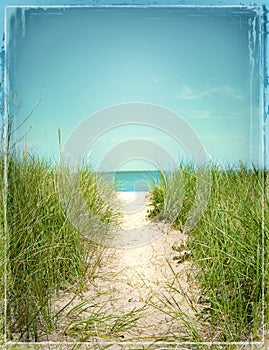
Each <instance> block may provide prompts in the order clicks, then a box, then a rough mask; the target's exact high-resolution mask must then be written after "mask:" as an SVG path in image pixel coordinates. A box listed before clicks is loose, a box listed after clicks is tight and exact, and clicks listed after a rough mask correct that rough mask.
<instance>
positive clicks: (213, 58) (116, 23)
mask: <svg viewBox="0 0 269 350" xmlns="http://www.w3.org/2000/svg"><path fill="white" fill-rule="evenodd" d="M253 23H254V21H253V13H251V12H250V11H247V10H242V11H241V12H240V11H238V10H237V11H235V10H231V9H213V8H211V9H210V8H208V9H204V10H201V9H200V10H198V9H182V8H178V9H175V8H173V9H169V8H166V9H165V8H162V9H158V8H144V9H135V8H124V9H123V8H121V9H119V8H109V9H108V8H106V9H105V8H85V7H84V8H65V9H63V8H51V9H50V8H47V9H40V8H39V9H33V8H32V9H26V10H21V9H17V11H15V10H14V9H10V10H9V12H8V33H7V34H8V35H7V38H8V52H7V53H8V56H7V57H8V65H9V66H10V69H8V71H9V78H10V94H9V95H10V114H11V116H13V117H12V118H13V126H14V130H15V132H14V134H13V140H14V141H16V142H17V145H18V146H21V147H25V145H27V148H28V149H31V150H32V151H34V152H36V153H39V154H41V155H42V156H44V157H49V158H52V159H55V160H57V159H58V158H59V141H58V130H60V134H61V149H63V148H64V145H65V143H66V142H67V141H68V140H69V139H70V137H72V134H73V132H74V130H76V129H77V127H78V126H79V125H81V123H82V124H83V121H85V120H88V119H89V120H91V119H90V118H91V115H94V114H95V113H96V112H98V111H102V110H104V109H107V108H108V107H110V106H115V105H121V104H127V103H134V102H139V103H144V104H151V105H157V106H162V107H163V108H166V109H167V110H169V111H172V112H174V113H176V114H177V115H178V116H179V117H180V118H182V120H183V121H185V122H186V123H187V124H188V125H189V126H190V128H191V129H192V130H193V133H195V134H196V135H197V137H198V138H199V140H200V143H201V145H203V147H204V148H205V150H206V152H207V153H208V155H209V158H210V159H212V160H213V161H216V162H220V163H222V162H223V163H229V164H238V162H239V160H241V161H243V162H244V163H246V164H252V163H254V164H257V163H261V158H262V154H261V122H262V115H261V112H260V111H261V106H260V100H259V97H260V96H259V83H260V82H259V80H258V78H257V77H258V68H259V67H258V65H257V62H258V60H257V57H256V54H255V52H258V48H259V47H258V38H257V37H256V35H257V27H255V26H254V25H253ZM13 114H14V115H13ZM100 118H101V119H100V124H101V129H102V125H104V127H103V131H102V132H100V129H98V130H99V131H98V133H97V134H96V135H94V136H95V137H94V138H93V137H92V135H91V140H92V139H94V142H92V143H91V144H89V147H88V148H87V152H88V153H87V156H88V158H89V160H90V161H91V162H92V163H93V164H94V165H95V164H96V165H98V164H100V162H101V161H102V159H104V158H105V156H106V154H107V153H108V152H109V151H111V150H112V149H113V148H115V147H117V145H120V144H122V147H125V145H127V146H126V147H134V145H132V143H129V146H128V143H126V142H127V141H130V140H141V142H142V141H145V140H146V141H150V142H152V143H153V144H154V145H156V147H155V148H154V147H153V151H152V152H153V153H154V152H155V153H156V154H154V155H153V158H154V159H156V164H157V163H158V152H159V149H160V148H161V149H162V150H165V151H166V152H168V153H169V155H171V157H172V158H173V159H174V160H175V162H177V161H180V160H181V159H186V158H188V159H190V158H191V155H190V154H189V152H188V150H186V147H185V146H186V145H185V144H184V142H183V143H182V141H183V140H180V139H175V138H173V137H172V136H171V133H169V132H168V131H167V130H168V129H169V130H171V128H173V125H172V123H173V121H172V119H169V116H166V115H164V116H162V115H158V116H157V115H156V119H155V120H154V116H153V117H152V118H151V121H152V123H151V126H149V125H137V124H134V123H132V121H134V120H131V119H130V116H127V115H126V122H125V125H120V126H119V125H117V123H116V118H115V117H114V116H113V113H112V114H111V115H110V116H109V114H108V117H107V118H115V125H113V120H114V119H113V120H112V125H113V127H112V128H110V129H109V130H108V129H106V128H105V125H106V121H105V120H104V121H102V118H104V117H103V115H102V113H101V114H100ZM160 118H167V128H166V127H165V123H162V122H163V120H162V121H161V120H160ZM25 119H26V121H24V120H25ZM23 121H24V122H23ZM102 123H103V124H102ZM21 124H22V125H21ZM87 125H90V127H89V133H91V131H92V132H93V133H94V132H95V125H94V118H93V123H92V129H91V124H87ZM159 125H163V126H162V128H160V127H158V126H159ZM18 126H19V127H18ZM17 127H18V128H17ZM87 131H88V130H87ZM89 139H90V137H89ZM75 141H76V142H77V143H79V142H80V139H79V137H77V139H76V140H75ZM138 142H139V141H138ZM154 149H155V151H154ZM119 150H120V148H119ZM131 154H132V156H131ZM130 157H134V155H133V150H132V152H130ZM139 157H140V158H143V152H142V153H141V152H140V153H139ZM127 158H128V155H127ZM127 158H126V159H127ZM127 160H128V161H126V162H124V164H121V165H120V166H121V168H122V169H123V170H129V169H131V170H144V169H145V167H148V166H149V164H146V163H147V161H146V160H144V161H143V159H142V161H141V159H135V157H134V159H131V158H130V159H127ZM156 164H155V166H156Z"/></svg>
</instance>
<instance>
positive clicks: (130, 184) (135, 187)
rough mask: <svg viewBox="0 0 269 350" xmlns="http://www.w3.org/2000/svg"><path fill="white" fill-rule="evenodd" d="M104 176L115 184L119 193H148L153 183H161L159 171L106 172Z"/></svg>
mask: <svg viewBox="0 0 269 350" xmlns="http://www.w3.org/2000/svg"><path fill="white" fill-rule="evenodd" d="M103 176H104V177H105V178H106V179H107V180H108V181H113V182H115V189H116V191H117V192H144V191H146V192H147V191H148V190H149V188H150V186H151V185H152V184H153V183H156V182H159V181H160V172H159V171H118V172H115V173H114V172H106V173H103Z"/></svg>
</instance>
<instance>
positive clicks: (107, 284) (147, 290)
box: [58, 192, 200, 340]
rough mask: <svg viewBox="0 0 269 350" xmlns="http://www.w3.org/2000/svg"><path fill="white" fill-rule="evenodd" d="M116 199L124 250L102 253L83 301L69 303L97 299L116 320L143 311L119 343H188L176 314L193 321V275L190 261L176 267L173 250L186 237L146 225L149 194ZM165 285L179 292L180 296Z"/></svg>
mask: <svg viewBox="0 0 269 350" xmlns="http://www.w3.org/2000/svg"><path fill="white" fill-rule="evenodd" d="M118 198H119V200H120V201H121V208H122V213H123V216H122V224H121V230H122V232H124V233H125V234H127V235H128V240H127V241H126V246H125V248H107V249H106V250H105V252H104V259H103V261H102V265H101V268H100V271H99V272H98V274H97V277H96V278H95V280H94V285H93V284H91V285H89V286H88V289H87V291H85V293H84V294H83V297H82V299H81V298H78V299H77V301H74V303H76V302H78V301H80V302H81V300H83V299H85V298H88V297H92V296H96V299H95V300H98V301H99V302H100V303H103V304H104V305H105V308H106V310H107V312H111V313H113V314H116V315H122V314H124V313H127V312H130V311H132V310H134V309H139V308H142V307H144V308H145V309H144V311H143V316H142V317H141V318H140V319H139V320H138V321H137V323H136V325H134V326H133V327H131V328H130V329H128V330H124V331H122V332H121V333H120V336H121V338H122V339H124V340H126V339H132V340H138V339H151V340H152V339H156V338H161V337H171V338H173V339H175V338H176V337H181V336H183V337H184V338H188V331H187V330H186V328H185V327H184V322H182V320H181V319H180V317H179V314H180V312H177V310H178V311H179V308H180V309H181V311H182V312H184V313H185V314H186V315H187V316H186V318H187V319H188V318H189V319H188V322H192V321H193V320H195V315H194V314H195V309H199V305H198V304H197V300H198V299H199V295H200V293H199V290H198V288H197V286H196V285H195V283H193V279H192V278H191V277H190V276H193V270H192V269H193V267H192V263H191V261H190V260H187V261H184V262H182V263H178V262H177V261H176V260H174V257H175V256H177V255H178V254H180V253H178V252H176V251H175V250H174V249H173V248H172V247H173V246H174V247H175V246H179V245H181V244H184V242H185V241H186V239H187V237H186V236H185V235H183V234H182V233H181V232H180V231H175V230H171V229H169V226H168V225H166V224H161V223H159V224H158V223H152V222H149V221H148V219H147V210H148V206H147V204H148V193H146V192H140V193H133V192H125V193H119V194H118ZM128 230H129V231H128ZM121 237H122V233H121ZM141 237H146V238H147V239H146V243H145V239H144V240H142V241H143V242H144V243H143V244H142V245H140V246H135V244H136V243H137V242H138V243H139V242H140V241H141ZM152 237H155V239H154V240H152ZM142 241H141V242H142ZM126 247H127V249H126ZM167 261H169V263H170V264H171V267H172V268H173V270H174V273H173V272H172V270H171V268H170V267H169V264H168V263H167ZM175 274H176V275H177V276H178V278H177V279H175ZM168 285H170V286H171V285H172V286H173V287H174V288H175V289H178V290H179V289H181V293H179V292H176V291H175V290H173V289H172V288H169V287H168ZM103 293H105V294H103ZM184 293H187V294H188V295H189V296H190V300H191V302H187V301H186V298H184ZM99 294H100V295H99ZM97 295H99V296H98V297H97ZM68 298H69V299H70V296H66V295H63V296H62V300H60V301H59V302H58V305H63V304H64V303H66V302H67V301H68ZM161 300H166V302H165V303H162V302H161ZM74 303H73V304H72V305H73V306H74ZM192 303H193V304H192ZM153 305H155V306H153ZM158 307H160V309H158ZM164 311H166V312H164ZM58 336H59V333H58Z"/></svg>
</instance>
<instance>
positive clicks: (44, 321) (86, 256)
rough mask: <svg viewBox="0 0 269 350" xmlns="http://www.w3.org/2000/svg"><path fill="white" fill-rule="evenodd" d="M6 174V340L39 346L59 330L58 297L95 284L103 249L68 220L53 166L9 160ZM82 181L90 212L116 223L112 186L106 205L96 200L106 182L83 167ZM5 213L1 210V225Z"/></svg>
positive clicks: (24, 157)
mask: <svg viewBox="0 0 269 350" xmlns="http://www.w3.org/2000/svg"><path fill="white" fill-rule="evenodd" d="M7 171H8V188H7V237H6V239H7V242H8V246H7V251H6V254H7V258H8V259H7V261H8V267H7V274H6V275H7V276H6V277H7V284H6V291H7V297H8V299H7V300H8V302H7V308H8V309H7V325H8V339H11V340H12V339H21V340H24V341H29V340H34V341H37V340H38V339H39V336H40V334H48V333H49V332H50V331H52V330H53V329H55V328H56V327H57V318H56V317H55V313H54V309H53V300H54V297H55V295H56V292H57V291H59V290H60V289H61V290H64V289H70V288H72V290H73V291H74V290H76V291H77V292H79V291H81V290H83V288H84V286H85V283H87V282H88V281H89V280H91V279H93V278H94V274H95V271H96V269H97V268H98V265H99V263H100V260H101V258H102V250H103V247H102V246H101V245H99V244H97V243H95V242H94V241H91V240H90V239H89V238H85V237H84V236H82V235H81V234H80V232H78V230H76V229H75V228H74V227H73V226H72V225H71V224H70V222H69V220H68V218H67V217H66V216H65V213H64V210H63V208H62V205H61V201H60V199H59V194H58V188H57V186H58V182H57V177H58V172H57V169H56V167H55V166H52V164H51V163H50V162H48V161H45V160H41V159H40V158H38V157H34V156H33V155H31V154H30V153H27V152H24V154H23V155H20V156H18V155H16V154H10V155H9V158H8V170H7ZM66 172H68V169H66ZM1 174H3V172H1ZM79 178H80V190H81V192H82V193H83V196H84V199H85V201H86V202H87V204H88V206H89V208H90V210H91V212H93V213H94V214H95V215H96V216H98V217H99V219H100V222H105V223H109V224H112V222H113V223H115V222H116V221H117V214H116V213H115V212H114V210H113V208H112V205H111V206H110V205H109V203H110V199H111V196H112V195H113V193H114V192H113V190H112V188H110V187H111V186H110V187H109V186H108V185H107V184H106V185H103V186H102V192H103V193H104V192H106V204H105V205H104V200H103V197H101V196H99V194H98V186H101V184H102V181H101V180H100V179H97V175H96V174H95V173H93V172H91V171H90V170H89V169H88V170H87V169H86V168H85V167H83V168H81V171H80V173H79ZM1 180H3V178H2V179H1ZM1 183H3V181H1ZM69 196H71V194H70V193H69ZM70 198H71V197H70ZM2 204H3V203H2ZM2 211H3V205H1V209H0V214H1V216H0V219H1V220H2ZM106 227H107V226H106ZM1 229H2V225H1ZM99 230H100V232H99ZM91 231H97V232H91V233H92V234H93V235H95V236H96V235H98V234H99V233H100V235H101V234H102V232H101V226H99V227H97V226H94V227H92V228H91ZM1 237H3V234H2V236H1ZM1 252H3V250H1ZM2 258H3V257H2ZM1 261H3V260H1ZM2 276H4V274H1V277H2ZM1 282H2V283H1V286H2V287H3V281H1ZM14 337H15V338H14Z"/></svg>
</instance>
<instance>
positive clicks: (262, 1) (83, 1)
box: [0, 0, 269, 170]
mask: <svg viewBox="0 0 269 350" xmlns="http://www.w3.org/2000/svg"><path fill="white" fill-rule="evenodd" d="M16 5H19V6H26V7H27V6H36V7H38V6H51V5H55V6H63V5H65V6H74V5H75V6H83V5H91V6H100V5H110V6H112V5H119V6H120V5H124V6H126V5H132V6H139V5H144V6H145V5H147V6H150V5H155V6H158V5H170V6H173V5H183V6H186V5H191V6H209V7H210V6H224V4H223V2H222V1H219V0H211V1H210V0H185V1H180V0H148V1H147V0H126V1H124V0H112V1H111V0H24V2H23V3H20V4H18V1H16V0H3V1H1V4H0V21H1V20H2V23H1V25H0V38H1V49H0V76H1V80H0V101H1V105H0V114H1V122H0V124H2V126H3V127H4V130H5V128H6V129H7V125H8V115H7V113H6V107H5V106H6V102H5V95H7V93H5V91H4V86H5V84H4V82H5V33H4V12H5V7H6V6H16ZM235 5H236V6H243V7H245V6H253V7H256V6H259V7H260V9H261V10H262V16H261V20H262V28H263V57H262V64H263V128H262V132H263V145H264V157H263V165H264V166H265V167H266V165H268V166H269V158H268V157H269V149H267V147H266V144H267V145H269V142H268V140H267V139H266V133H267V132H268V130H269V72H268V67H269V43H268V40H269V20H268V13H269V9H268V5H266V0H257V1H256V2H253V3H252V2H251V1H250V0H245V1H244V0H241V1H238V0H226V1H225V6H235ZM4 135H5V131H4ZM3 141H4V143H5V137H4V140H3ZM1 148H2V150H3V149H4V146H3V145H2V146H1ZM267 170H268V169H267Z"/></svg>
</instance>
